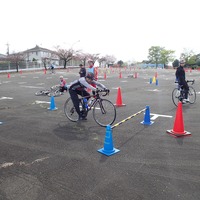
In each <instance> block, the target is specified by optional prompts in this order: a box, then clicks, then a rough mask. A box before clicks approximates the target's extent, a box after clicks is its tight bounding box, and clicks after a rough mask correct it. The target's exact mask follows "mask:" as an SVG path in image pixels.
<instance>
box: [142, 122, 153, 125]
mask: <svg viewBox="0 0 200 200" xmlns="http://www.w3.org/2000/svg"><path fill="white" fill-rule="evenodd" d="M140 123H141V124H144V125H152V124H153V123H154V122H152V121H150V122H145V121H142V122H140Z"/></svg>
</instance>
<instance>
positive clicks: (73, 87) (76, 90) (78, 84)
mask: <svg viewBox="0 0 200 200" xmlns="http://www.w3.org/2000/svg"><path fill="white" fill-rule="evenodd" d="M91 84H94V85H96V86H98V87H100V88H102V89H104V90H108V89H107V88H106V87H105V86H104V85H103V84H101V83H99V82H98V81H95V80H94V74H93V73H91V72H88V73H87V75H86V76H85V77H81V78H79V79H78V80H75V81H73V82H72V83H71V84H70V86H69V94H70V97H71V99H72V101H73V104H74V107H75V109H76V112H77V113H78V115H79V120H87V118H86V117H85V116H83V115H82V114H81V112H80V108H79V98H78V95H80V96H82V97H86V98H87V100H88V99H89V98H90V94H89V93H88V92H87V88H89V89H91V90H92V91H94V92H96V91H97V88H95V87H93V86H92V85H91ZM108 91H109V90H108Z"/></svg>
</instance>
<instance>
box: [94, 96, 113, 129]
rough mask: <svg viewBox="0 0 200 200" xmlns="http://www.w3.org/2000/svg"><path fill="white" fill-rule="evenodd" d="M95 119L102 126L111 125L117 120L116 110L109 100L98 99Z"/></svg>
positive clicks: (95, 107)
mask: <svg viewBox="0 0 200 200" xmlns="http://www.w3.org/2000/svg"><path fill="white" fill-rule="evenodd" d="M93 117H94V120H95V122H96V123H97V124H99V125H100V126H107V125H111V124H113V122H114V121H115V119H116V108H115V106H114V105H113V103H112V102H110V101H109V100H107V99H98V100H97V101H96V103H95V104H94V108H93Z"/></svg>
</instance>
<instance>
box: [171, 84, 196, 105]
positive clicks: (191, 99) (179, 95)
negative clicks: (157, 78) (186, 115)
mask: <svg viewBox="0 0 200 200" xmlns="http://www.w3.org/2000/svg"><path fill="white" fill-rule="evenodd" d="M194 82H195V80H187V83H191V85H193V84H194ZM175 83H178V81H175ZM191 85H189V91H188V103H190V104H194V103H195V101H196V91H195V89H194V88H193V87H192V86H191ZM183 99H185V90H184V88H183V86H182V85H179V84H178V86H177V87H176V88H174V90H173V91H172V101H173V103H174V105H175V106H178V102H179V101H180V102H182V103H185V102H184V101H183Z"/></svg>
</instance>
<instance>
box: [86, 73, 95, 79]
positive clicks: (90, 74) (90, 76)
mask: <svg viewBox="0 0 200 200" xmlns="http://www.w3.org/2000/svg"><path fill="white" fill-rule="evenodd" d="M86 78H89V79H91V80H94V74H93V73H92V72H88V73H87V75H86Z"/></svg>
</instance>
